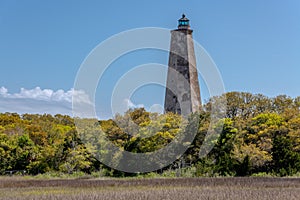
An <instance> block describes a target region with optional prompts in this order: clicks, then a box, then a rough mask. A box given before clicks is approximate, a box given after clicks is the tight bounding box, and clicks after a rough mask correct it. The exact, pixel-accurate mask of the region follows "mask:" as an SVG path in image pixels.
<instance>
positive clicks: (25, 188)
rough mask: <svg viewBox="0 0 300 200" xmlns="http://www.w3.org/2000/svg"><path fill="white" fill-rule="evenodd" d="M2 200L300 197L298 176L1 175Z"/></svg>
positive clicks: (258, 199)
mask: <svg viewBox="0 0 300 200" xmlns="http://www.w3.org/2000/svg"><path fill="white" fill-rule="evenodd" d="M0 199H1V200H2V199H3V200H4V199H5V200H21V199H30V200H44V199H50V200H54V199H64V200H89V199H93V200H94V199H104V200H106V199H107V200H111V199H118V200H119V199H120V200H122V199H124V200H125V199H126V200H127V199H130V200H137V199H143V200H144V199H150V200H158V199H159V200H161V199H164V200H167V199H173V200H174V199H181V200H182V199H191V200H194V199H195V200H196V199H207V200H215V199H216V200H221V199H224V200H225V199H226V200H229V199H238V200H242V199H247V200H283V199H286V200H299V199H300V179H298V178H254V177H253V178H176V179H172V178H166V179H163V178H159V179H51V180H40V179H32V178H29V179H28V178H20V177H1V178H0Z"/></svg>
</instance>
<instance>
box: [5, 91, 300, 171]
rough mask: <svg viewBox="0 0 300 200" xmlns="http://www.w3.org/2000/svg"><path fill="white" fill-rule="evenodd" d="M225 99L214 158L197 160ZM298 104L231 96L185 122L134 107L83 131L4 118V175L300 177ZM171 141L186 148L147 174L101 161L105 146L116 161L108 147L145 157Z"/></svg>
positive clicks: (67, 120)
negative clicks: (213, 116) (215, 112)
mask: <svg viewBox="0 0 300 200" xmlns="http://www.w3.org/2000/svg"><path fill="white" fill-rule="evenodd" d="M222 98H226V99H227V109H224V108H220V109H219V110H218V111H219V112H223V114H224V116H226V118H223V119H221V120H220V121H218V122H217V123H216V125H215V126H214V127H212V132H213V133H214V132H215V133H217V132H219V133H220V135H219V137H218V138H212V139H211V140H209V142H211V144H213V145H214V147H213V149H212V150H211V151H210V152H209V154H208V155H207V156H206V157H205V158H202V157H199V151H200V149H201V147H202V144H203V142H204V140H205V138H206V137H207V132H208V129H209V127H210V120H211V119H210V117H211V114H212V113H211V112H212V111H211V107H212V104H213V103H214V102H217V101H218V99H222ZM299 102H300V97H297V98H294V99H293V98H290V97H287V96H285V95H280V96H277V97H274V98H268V97H266V96H264V95H261V94H258V95H254V94H250V93H244V92H229V93H226V94H224V95H223V96H221V97H213V98H211V99H210V100H209V101H208V102H207V103H206V104H205V105H204V106H203V108H204V109H203V110H202V111H201V112H199V113H194V114H192V115H191V116H189V118H188V119H184V118H183V117H182V116H180V115H176V114H173V113H166V114H162V115H160V114H157V113H150V112H147V111H146V110H145V109H143V108H137V109H131V110H128V111H127V112H126V113H125V114H124V115H117V116H115V118H114V119H109V120H100V121H98V120H97V119H81V120H80V123H81V125H83V126H80V127H78V126H75V121H76V120H77V119H73V118H71V117H69V116H65V115H59V114H58V115H55V116H51V115H48V114H44V115H38V114H23V115H19V114H16V113H2V114H0V174H10V173H17V172H20V171H21V172H22V173H23V171H26V173H27V174H32V175H36V174H49V173H50V174H55V173H57V174H61V173H64V174H80V173H84V174H93V175H92V176H96V175H97V174H98V175H99V176H145V177H147V176H189V177H197V176H251V175H254V176H256V175H260V174H272V175H273V174H276V175H278V176H287V175H288V176H291V175H294V174H299V173H300V110H299V108H300V103H299ZM81 127H85V128H84V129H82V128H81ZM103 134H104V135H105V136H103ZM182 135H183V136H182ZM105 138H106V139H105ZM107 139H108V140H107ZM174 140H175V141H180V142H181V143H182V145H185V146H188V147H189V148H188V149H187V151H186V152H185V153H184V154H183V155H182V156H181V157H180V158H178V159H177V160H176V161H174V162H173V163H171V164H170V165H169V166H166V167H164V168H162V169H160V170H158V171H156V172H152V173H149V174H127V173H123V172H118V171H116V170H113V169H110V168H109V167H107V166H105V165H103V164H101V163H100V162H99V161H98V160H97V157H96V153H97V151H98V150H99V148H98V147H99V145H101V147H102V149H101V152H100V155H101V156H105V157H106V158H107V159H113V161H114V162H115V163H118V162H120V161H122V159H124V158H122V155H121V154H118V155H110V154H108V151H106V150H105V148H106V147H107V146H108V142H109V141H110V142H112V143H113V144H114V145H116V146H117V147H118V148H120V149H121V150H122V151H130V152H134V153H147V152H152V151H156V150H159V149H161V148H163V147H164V146H166V145H168V144H170V142H172V141H174ZM190 141H192V142H190ZM97 145H98V146H97ZM98 153H99V152H98ZM171 153H172V152H170V154H171ZM149 162H150V161H149Z"/></svg>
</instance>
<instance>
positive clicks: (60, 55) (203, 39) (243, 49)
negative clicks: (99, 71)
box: [0, 0, 300, 118]
mask: <svg viewBox="0 0 300 200" xmlns="http://www.w3.org/2000/svg"><path fill="white" fill-rule="evenodd" d="M182 13H185V14H186V15H187V17H188V18H189V19H190V20H191V26H192V29H193V30H194V35H193V36H194V39H195V40H196V41H198V42H199V43H200V44H201V45H202V46H203V47H204V48H205V49H206V50H207V51H208V53H209V54H210V56H211V57H212V58H213V60H214V62H215V63H216V65H217V66H218V68H219V70H220V72H221V75H222V78H223V81H224V85H225V89H226V91H246V92H252V93H262V94H265V95H267V96H276V95H279V94H287V95H289V96H292V97H296V96H300V89H299V85H300V78H299V74H300V37H299V36H300V20H299V19H300V1H298V0H287V1H279V0H264V1H260V0H252V1H239V0H228V1H221V0H218V1H217V0H210V1H208V0H207V1H200V0H189V1H179V0H176V1H175V0H164V1H158V0H151V1H138V0H127V1H116V0H112V1H71V0H69V1H58V0H57V1H56V0H53V1H38V0H35V1H33V0H27V1H16V0H1V1H0V69H1V73H0V112H6V111H9V112H19V113H24V112H32V113H40V112H50V113H52V114H54V113H55V112H57V113H58V112H61V113H66V114H69V113H70V101H71V100H70V99H71V97H70V95H71V93H72V88H73V84H74V80H75V77H76V73H77V71H78V69H79V67H80V65H81V63H82V62H83V60H84V59H85V58H86V56H87V55H88V54H89V52H90V51H91V50H92V49H93V48H94V47H96V46H97V45H98V44H99V43H101V42H102V41H104V40H106V39H107V38H109V37H110V36H112V35H114V34H117V33H120V32H122V31H126V30H129V29H133V28H141V27H162V28H168V29H175V28H176V26H177V20H178V19H179V18H180V17H181V14H182ZM167 56H168V55H167V54H166V53H157V52H154V51H152V52H150V51H149V52H147V51H145V52H144V53H140V55H139V53H136V54H132V55H128V57H127V58H126V59H123V60H120V62H116V63H115V65H117V64H118V65H120V66H119V67H120V70H119V69H118V67H117V66H115V67H114V68H113V69H112V72H111V80H112V81H111V82H109V80H110V78H108V82H107V84H113V81H115V80H116V79H117V78H118V76H121V75H122V73H123V72H124V69H127V70H128V69H130V68H131V67H134V66H135V65H138V64H142V63H145V62H153V61H155V62H159V63H162V64H167V61H168V58H167ZM122 67H123V68H122ZM114 75H116V76H114ZM21 88H23V89H22V90H21ZM107 89H109V87H108V88H107ZM149 91H151V92H152V93H151V92H149ZM101 92H102V91H101ZM104 92H105V89H104ZM98 93H100V92H98ZM147 94H149V95H148V96H147ZM153 94H156V95H154V96H153ZM163 95H164V90H163V88H161V87H157V86H153V87H150V86H149V87H148V88H147V87H145V88H144V89H140V90H139V91H137V93H136V94H135V95H134V96H133V99H131V100H132V101H133V104H143V105H145V106H146V107H150V106H151V104H163V99H164V96H163ZM96 96H97V99H98V101H99V103H101V106H102V107H101V106H100V107H101V109H100V108H99V110H101V111H99V115H100V118H102V117H103V118H107V117H109V115H110V114H109V111H108V109H107V107H109V105H110V104H109V100H108V98H107V97H105V95H104V94H97V95H96ZM202 96H203V99H204V100H205V99H207V98H208V95H207V93H206V92H205V89H203V94H202ZM149 99H150V100H149ZM35 101H36V102H37V103H35ZM43 105H44V107H43ZM56 105H57V107H56Z"/></svg>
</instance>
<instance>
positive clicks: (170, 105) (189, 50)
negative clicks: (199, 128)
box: [164, 14, 201, 116]
mask: <svg viewBox="0 0 300 200" xmlns="http://www.w3.org/2000/svg"><path fill="white" fill-rule="evenodd" d="M192 33H193V30H191V29H190V24H189V19H187V18H186V17H185V15H184V14H183V15H182V18H180V19H179V20H178V29H176V30H172V31H171V45H170V54H169V64H168V76H167V88H166V96H165V105H164V109H165V112H173V113H177V114H181V115H183V116H187V115H189V114H190V113H193V112H196V111H199V110H200V109H201V97H200V87H199V81H198V73H197V67H196V58H195V52H194V42H193V37H192Z"/></svg>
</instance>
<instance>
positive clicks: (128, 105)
mask: <svg viewBox="0 0 300 200" xmlns="http://www.w3.org/2000/svg"><path fill="white" fill-rule="evenodd" d="M124 103H125V104H126V110H128V109H129V108H143V107H145V106H144V104H134V103H133V102H132V101H131V100H130V99H124Z"/></svg>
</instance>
